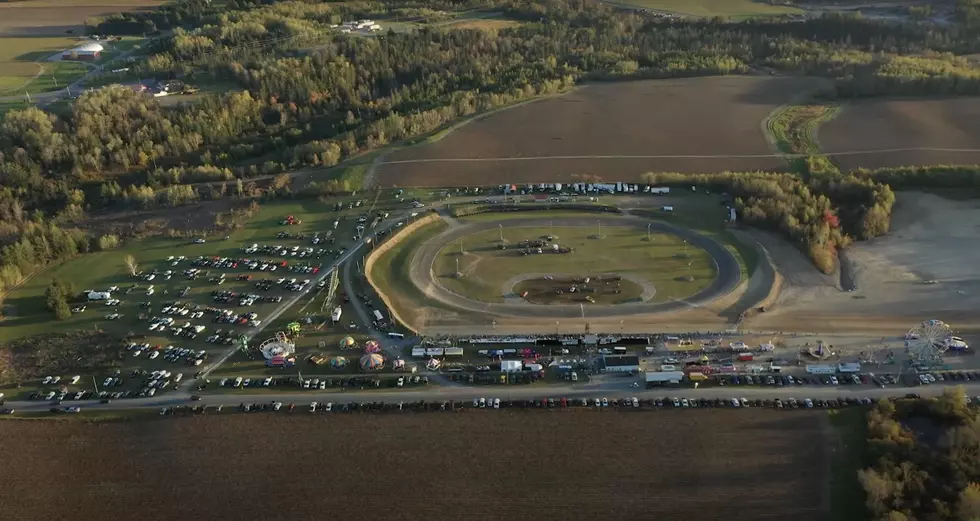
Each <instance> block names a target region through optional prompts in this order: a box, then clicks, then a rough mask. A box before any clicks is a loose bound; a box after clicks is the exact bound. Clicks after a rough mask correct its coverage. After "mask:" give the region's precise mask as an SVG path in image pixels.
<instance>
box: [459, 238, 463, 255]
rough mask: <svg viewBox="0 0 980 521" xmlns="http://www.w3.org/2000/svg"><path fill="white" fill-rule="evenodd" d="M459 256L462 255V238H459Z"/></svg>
mask: <svg viewBox="0 0 980 521" xmlns="http://www.w3.org/2000/svg"><path fill="white" fill-rule="evenodd" d="M459 254H460V255H462V254H463V238H462V237H460V238H459Z"/></svg>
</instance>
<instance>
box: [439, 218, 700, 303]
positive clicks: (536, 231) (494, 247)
mask: <svg viewBox="0 0 980 521" xmlns="http://www.w3.org/2000/svg"><path fill="white" fill-rule="evenodd" d="M597 232H598V231H597V228H596V227H595V226H590V227H563V226H554V227H548V226H545V227H543V228H526V227H515V226H510V227H505V228H503V229H502V231H498V230H489V231H484V232H479V233H475V234H473V235H469V236H466V237H464V238H463V239H462V249H463V250H464V253H463V254H462V255H460V245H459V244H458V243H456V242H454V243H453V244H451V245H448V246H446V247H445V248H444V249H443V250H442V251H441V252H440V254H439V256H438V257H437V258H436V262H435V265H434V266H433V271H434V273H435V275H436V277H438V280H439V282H440V283H442V284H443V285H445V286H446V287H447V288H449V289H450V290H452V291H454V292H456V293H459V294H461V295H464V296H467V297H470V298H473V299H476V300H481V301H485V302H501V301H503V299H504V295H505V294H507V293H509V292H510V290H511V288H505V285H507V282H508V281H509V280H511V279H512V278H513V277H515V276H519V275H521V274H523V273H538V274H555V275H558V274H567V275H571V276H577V277H588V276H595V275H597V274H601V273H616V274H621V275H631V276H635V277H638V278H640V279H644V280H647V281H649V282H651V283H652V284H653V285H654V286H656V295H655V296H654V298H653V301H665V300H671V299H677V298H684V297H688V296H690V295H693V294H695V293H697V292H698V291H700V290H701V289H703V288H704V287H706V286H707V285H708V284H709V283H710V282H711V280H713V279H714V275H715V273H714V264H713V263H712V260H711V258H710V257H709V256H708V254H707V253H706V252H705V251H703V250H700V249H697V248H695V247H693V246H690V245H687V244H686V243H684V242H683V241H681V240H680V239H679V238H677V237H674V236H670V235H662V234H653V235H652V236H651V238H652V240H651V241H649V242H648V241H645V240H644V239H646V236H647V234H646V232H645V231H642V230H639V229H636V228H630V227H622V226H615V227H614V226H603V227H602V228H601V234H602V238H601V239H595V238H593V236H594V235H596V234H597ZM501 233H502V234H503V237H504V241H505V242H506V244H508V245H509V247H508V248H507V249H506V250H501V249H498V245H499V241H500V235H501ZM546 235H552V236H556V240H555V241H554V243H557V244H559V245H561V246H564V247H571V248H573V249H574V251H573V252H572V253H565V254H556V253H542V254H535V255H526V256H525V255H521V253H520V252H519V251H518V244H519V243H521V242H522V241H524V240H528V239H539V238H541V237H543V236H546ZM456 259H459V271H460V273H462V275H463V276H462V277H456V276H455V273H456ZM687 276H690V277H693V281H691V282H688V281H683V280H677V279H678V278H680V277H687ZM627 297H631V298H635V296H628V295H624V298H627ZM617 303H619V302H617Z"/></svg>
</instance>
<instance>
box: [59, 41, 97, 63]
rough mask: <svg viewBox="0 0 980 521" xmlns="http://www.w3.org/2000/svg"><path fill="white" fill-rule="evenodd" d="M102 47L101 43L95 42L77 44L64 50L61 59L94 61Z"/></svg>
mask: <svg viewBox="0 0 980 521" xmlns="http://www.w3.org/2000/svg"><path fill="white" fill-rule="evenodd" d="M103 50H104V48H103V47H102V44H100V43H96V42H86V43H83V44H81V45H79V46H76V47H73V48H71V49H67V50H65V52H64V53H62V55H61V59H62V60H80V61H94V60H98V59H99V57H100V56H101V55H102V51H103Z"/></svg>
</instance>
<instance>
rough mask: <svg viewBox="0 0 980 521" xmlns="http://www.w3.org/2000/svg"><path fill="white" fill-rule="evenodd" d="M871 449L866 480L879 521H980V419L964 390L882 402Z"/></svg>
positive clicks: (872, 420)
mask: <svg viewBox="0 0 980 521" xmlns="http://www.w3.org/2000/svg"><path fill="white" fill-rule="evenodd" d="M867 449H868V453H869V460H870V465H869V466H868V467H867V468H864V469H862V470H861V471H859V473H858V479H859V481H860V483H861V486H862V488H863V489H864V492H865V494H866V502H865V503H866V506H867V509H868V511H869V513H870V515H871V519H873V520H874V521H912V520H924V521H975V520H976V519H980V419H978V417H977V414H976V411H973V410H971V409H970V408H969V407H968V402H967V398H966V395H965V394H964V392H963V390H962V389H950V388H948V389H946V390H944V391H943V395H942V396H940V397H938V398H933V399H917V400H897V401H891V400H881V401H879V402H878V403H877V404H876V406H875V408H874V409H873V410H872V411H871V412H870V413H869V415H868V433H867Z"/></svg>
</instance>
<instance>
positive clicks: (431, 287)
mask: <svg viewBox="0 0 980 521" xmlns="http://www.w3.org/2000/svg"><path fill="white" fill-rule="evenodd" d="M596 221H601V222H602V224H603V225H607V226H634V227H638V228H642V229H644V230H645V229H646V227H647V224H650V226H651V229H652V230H653V231H654V232H657V233H669V234H673V235H676V236H679V237H681V238H682V239H684V240H686V241H688V242H689V243H691V244H692V245H694V246H696V247H699V248H702V249H704V250H705V251H707V252H708V255H710V256H711V258H712V259H713V260H714V262H715V265H716V268H717V273H718V276H717V277H716V278H715V280H714V281H712V282H711V284H709V285H708V287H707V288H705V289H704V290H702V291H701V292H699V293H697V294H696V295H694V296H692V297H690V298H687V299H684V300H672V301H669V302H659V303H652V302H643V303H635V304H620V305H615V306H603V305H590V306H589V307H588V316H589V317H590V318H602V317H617V316H625V315H634V314H637V313H660V312H668V311H675V310H679V309H686V308H690V307H698V306H700V305H703V304H706V303H708V302H710V301H712V300H714V299H716V298H718V297H721V296H723V295H725V294H726V293H728V292H730V291H732V290H733V289H735V287H736V286H738V283H739V282H740V279H741V274H740V273H739V267H738V260H737V259H736V258H735V256H734V255H732V253H731V252H729V251H728V250H727V249H726V248H725V247H724V246H723V245H721V244H720V243H718V242H716V241H715V240H714V239H711V238H709V237H707V236H704V235H701V234H700V233H697V232H695V231H693V230H690V229H687V228H681V227H677V226H673V225H671V224H668V223H664V222H658V221H651V220H647V219H642V218H639V217H633V216H626V217H615V218H609V217H569V218H564V219H549V218H528V219H510V220H508V221H507V226H509V227H515V226H540V227H546V226H549V225H550V224H554V225H555V226H592V225H594V224H595V223H596ZM497 226H498V223H497V222H492V221H491V222H480V223H467V224H465V225H458V226H453V227H451V228H449V229H448V230H446V231H445V232H443V233H441V234H439V235H438V236H436V237H435V238H434V239H433V240H431V241H429V242H428V243H426V244H425V245H424V246H423V247H422V248H420V249H419V250H418V251H417V252H416V253H415V255H414V257H413V258H412V268H411V270H410V272H409V273H410V276H411V279H412V283H413V284H415V286H416V287H418V288H419V289H420V290H422V291H424V292H425V293H426V294H427V295H428V296H429V297H431V298H433V299H435V300H438V301H440V302H442V303H444V304H446V305H449V306H452V307H455V308H459V309H463V310H466V311H470V312H475V313H483V314H492V315H496V316H504V317H538V318H578V317H580V316H581V313H582V310H581V307H580V306H578V305H550V306H536V305H533V304H528V303H526V302H520V303H502V304H491V303H486V302H479V301H476V300H472V299H469V298H467V297H464V296H462V295H459V294H457V293H454V292H452V291H450V290H448V289H446V288H445V287H444V286H442V285H441V284H439V282H438V281H436V278H435V275H434V274H433V271H432V264H433V262H434V261H435V259H436V256H437V255H438V254H439V251H440V250H442V248H443V247H445V246H446V245H447V244H449V243H451V242H452V241H454V240H456V239H457V238H459V237H462V236H465V235H469V234H472V233H475V232H480V231H485V230H490V229H496V228H497ZM515 275H518V274H515Z"/></svg>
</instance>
